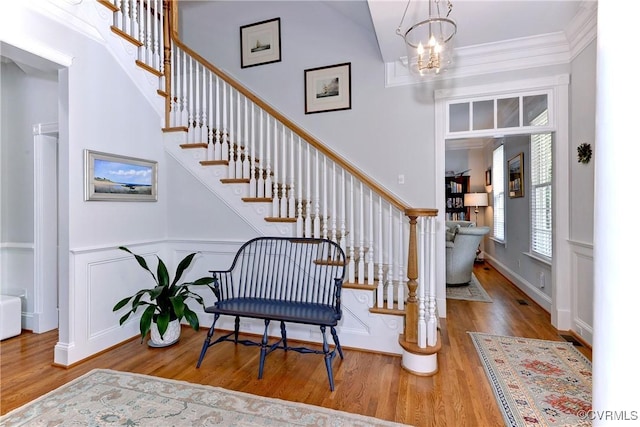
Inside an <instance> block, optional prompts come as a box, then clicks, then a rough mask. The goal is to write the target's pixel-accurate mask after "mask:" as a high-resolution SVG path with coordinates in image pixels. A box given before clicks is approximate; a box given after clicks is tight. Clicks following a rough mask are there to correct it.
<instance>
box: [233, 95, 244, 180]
mask: <svg viewBox="0 0 640 427" xmlns="http://www.w3.org/2000/svg"><path fill="white" fill-rule="evenodd" d="M236 94H237V96H238V98H237V102H236V108H237V111H236V118H237V119H236V144H235V148H236V163H235V166H236V167H235V171H234V176H233V177H234V178H242V157H243V156H242V146H243V144H245V143H246V139H247V136H246V135H243V134H242V115H241V114H240V112H241V111H240V107H241V103H240V92H236Z"/></svg>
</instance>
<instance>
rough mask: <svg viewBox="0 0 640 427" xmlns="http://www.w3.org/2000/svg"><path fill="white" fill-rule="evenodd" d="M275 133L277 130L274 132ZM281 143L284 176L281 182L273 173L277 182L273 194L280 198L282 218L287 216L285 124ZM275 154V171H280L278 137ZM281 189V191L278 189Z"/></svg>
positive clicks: (274, 148) (279, 205) (274, 149)
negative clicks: (278, 164)
mask: <svg viewBox="0 0 640 427" xmlns="http://www.w3.org/2000/svg"><path fill="white" fill-rule="evenodd" d="M274 133H275V132H274ZM281 144H282V166H280V169H282V178H280V182H279V183H278V180H277V179H276V174H275V173H274V174H273V180H274V183H275V186H274V189H275V194H274V195H273V198H274V199H278V201H279V203H278V206H277V209H278V211H279V213H280V217H281V218H286V217H287V129H286V127H285V126H284V124H283V125H282V139H281ZM273 155H274V158H275V162H274V168H273V169H274V171H276V172H277V171H278V166H277V162H278V141H277V138H276V143H275V144H274V146H273ZM278 190H279V191H278Z"/></svg>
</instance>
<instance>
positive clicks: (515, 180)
mask: <svg viewBox="0 0 640 427" xmlns="http://www.w3.org/2000/svg"><path fill="white" fill-rule="evenodd" d="M507 169H508V170H509V197H511V198H514V197H524V180H523V176H524V153H520V154H518V155H516V156H513V157H512V158H510V159H509V161H508V162H507Z"/></svg>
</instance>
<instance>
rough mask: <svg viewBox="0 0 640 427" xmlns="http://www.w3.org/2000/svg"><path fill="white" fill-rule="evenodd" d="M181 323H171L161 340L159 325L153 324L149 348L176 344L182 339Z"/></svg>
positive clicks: (177, 321) (174, 321)
mask: <svg viewBox="0 0 640 427" xmlns="http://www.w3.org/2000/svg"><path fill="white" fill-rule="evenodd" d="M180 330H181V328H180V321H179V320H172V321H171V322H169V326H168V327H167V330H166V332H165V333H164V336H163V337H162V338H160V332H158V325H157V324H156V322H151V339H150V340H149V342H148V344H149V347H168V346H170V345H172V344H175V343H177V342H178V340H179V339H180Z"/></svg>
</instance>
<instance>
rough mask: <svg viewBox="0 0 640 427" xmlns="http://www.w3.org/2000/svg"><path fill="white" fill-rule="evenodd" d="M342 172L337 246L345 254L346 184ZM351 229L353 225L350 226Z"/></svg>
mask: <svg viewBox="0 0 640 427" xmlns="http://www.w3.org/2000/svg"><path fill="white" fill-rule="evenodd" d="M341 170H342V178H341V185H340V187H341V192H340V195H341V196H342V197H341V198H340V241H339V242H338V244H339V245H340V247H341V248H342V250H343V251H344V252H345V254H346V253H347V224H346V220H347V210H346V209H347V207H346V204H347V182H346V181H345V179H346V178H345V172H344V169H341ZM351 226H352V227H353V225H351Z"/></svg>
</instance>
